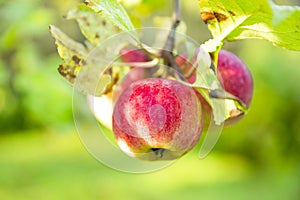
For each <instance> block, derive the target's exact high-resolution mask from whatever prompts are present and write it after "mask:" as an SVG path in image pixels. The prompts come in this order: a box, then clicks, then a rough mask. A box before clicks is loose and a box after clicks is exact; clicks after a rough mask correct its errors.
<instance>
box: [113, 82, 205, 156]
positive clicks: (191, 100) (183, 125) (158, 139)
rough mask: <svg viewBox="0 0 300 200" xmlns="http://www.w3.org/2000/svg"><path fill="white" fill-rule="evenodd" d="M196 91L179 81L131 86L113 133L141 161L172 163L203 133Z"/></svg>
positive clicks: (116, 110) (117, 109) (117, 106)
mask: <svg viewBox="0 0 300 200" xmlns="http://www.w3.org/2000/svg"><path fill="white" fill-rule="evenodd" d="M202 126H203V120H202V109H201V104H200V102H199V99H198V98H197V95H196V93H195V91H194V90H193V89H192V88H190V87H188V86H185V85H183V84H181V83H179V82H177V81H174V80H170V79H162V78H147V79H143V80H139V81H136V82H134V83H132V84H131V85H130V86H129V87H128V88H126V89H125V90H124V92H123V93H122V94H121V95H120V97H119V99H118V100H117V102H116V104H115V107H114V111H113V132H114V134H115V137H116V140H117V143H118V144H119V146H120V148H121V149H122V150H123V151H124V152H125V153H126V154H128V155H129V156H132V157H136V158H139V159H142V160H173V159H177V158H179V157H181V156H182V155H184V154H185V153H187V152H188V151H189V150H191V149H192V148H193V147H194V146H195V145H196V143H197V142H198V140H199V137H200V135H201V132H202Z"/></svg>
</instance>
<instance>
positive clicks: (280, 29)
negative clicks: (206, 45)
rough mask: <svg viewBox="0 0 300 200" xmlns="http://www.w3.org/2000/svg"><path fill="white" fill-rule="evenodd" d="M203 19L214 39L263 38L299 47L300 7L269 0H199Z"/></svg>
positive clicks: (275, 42) (277, 43) (278, 44)
mask: <svg viewBox="0 0 300 200" xmlns="http://www.w3.org/2000/svg"><path fill="white" fill-rule="evenodd" d="M199 5H200V12H201V17H202V20H203V21H204V22H205V23H208V27H209V29H210V31H211V33H212V35H213V37H214V39H215V40H218V41H220V42H222V41H223V40H225V39H227V40H237V39H253V38H255V39H264V40H267V41H269V42H271V43H273V44H274V45H277V46H280V47H284V48H287V49H290V50H297V51H299V50H300V7H298V6H279V5H276V4H274V3H273V2H272V1H270V0H239V1H236V0H199Z"/></svg>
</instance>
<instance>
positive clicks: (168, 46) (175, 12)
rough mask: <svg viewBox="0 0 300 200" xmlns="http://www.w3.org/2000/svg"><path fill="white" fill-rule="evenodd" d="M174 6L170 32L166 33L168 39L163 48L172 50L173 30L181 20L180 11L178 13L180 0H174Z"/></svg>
mask: <svg viewBox="0 0 300 200" xmlns="http://www.w3.org/2000/svg"><path fill="white" fill-rule="evenodd" d="M173 2H174V3H173V4H174V5H173V6H174V8H173V17H172V18H173V19H172V27H171V30H170V33H169V35H168V39H167V41H166V43H165V46H164V50H165V51H169V52H172V51H173V49H174V44H175V31H176V28H177V27H178V26H179V24H180V21H181V13H180V0H174V1H173Z"/></svg>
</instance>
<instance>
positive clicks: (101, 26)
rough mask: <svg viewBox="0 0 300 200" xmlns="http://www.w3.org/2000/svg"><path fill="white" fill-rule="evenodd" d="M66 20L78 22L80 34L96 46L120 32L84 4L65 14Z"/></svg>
mask: <svg viewBox="0 0 300 200" xmlns="http://www.w3.org/2000/svg"><path fill="white" fill-rule="evenodd" d="M67 19H75V20H76V21H77V22H78V25H79V27H80V30H81V32H82V34H83V35H84V36H85V37H86V38H87V39H88V40H89V42H91V43H92V44H93V45H95V46H97V45H99V43H101V42H103V41H104V40H106V39H107V38H109V37H111V36H112V35H114V34H117V33H119V32H120V29H119V28H118V27H116V26H115V25H113V24H112V23H110V22H107V20H106V19H105V18H104V17H103V16H102V15H100V14H99V13H96V12H95V11H94V10H92V9H91V8H90V7H88V6H87V5H85V4H81V5H79V6H78V7H77V8H76V9H74V10H71V11H70V12H69V13H68V14H67Z"/></svg>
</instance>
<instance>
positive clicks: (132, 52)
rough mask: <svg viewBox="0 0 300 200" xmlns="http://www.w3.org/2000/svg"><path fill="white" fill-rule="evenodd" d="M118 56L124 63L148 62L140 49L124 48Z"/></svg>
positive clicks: (148, 58)
mask: <svg viewBox="0 0 300 200" xmlns="http://www.w3.org/2000/svg"><path fill="white" fill-rule="evenodd" d="M120 55H121V59H122V60H123V61H124V62H125V63H131V62H146V61H149V60H150V57H149V55H148V54H147V53H146V52H145V51H143V50H141V49H130V48H124V49H122V50H121V51H120Z"/></svg>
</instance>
